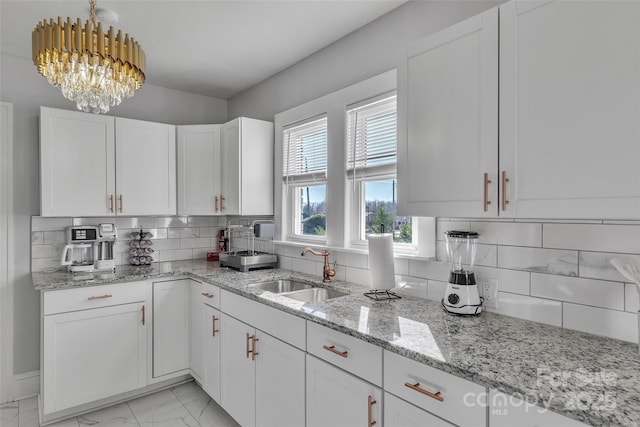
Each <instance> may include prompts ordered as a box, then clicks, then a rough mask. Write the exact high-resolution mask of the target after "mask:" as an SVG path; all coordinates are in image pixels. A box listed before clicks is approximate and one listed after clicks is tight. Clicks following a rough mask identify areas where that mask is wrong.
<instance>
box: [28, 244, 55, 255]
mask: <svg viewBox="0 0 640 427" xmlns="http://www.w3.org/2000/svg"><path fill="white" fill-rule="evenodd" d="M53 257H54V256H53V245H33V246H31V258H53Z"/></svg>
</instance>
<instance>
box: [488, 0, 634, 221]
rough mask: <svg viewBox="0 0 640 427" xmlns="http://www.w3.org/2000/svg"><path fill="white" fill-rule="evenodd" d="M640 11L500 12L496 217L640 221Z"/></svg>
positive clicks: (530, 6)
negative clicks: (501, 178)
mask: <svg viewBox="0 0 640 427" xmlns="http://www.w3.org/2000/svg"><path fill="white" fill-rule="evenodd" d="M639 99H640V3H639V2H633V1H631V2H626V1H621V2H610V1H607V2H604V1H600V2H599V1H571V2H565V1H555V2H510V3H506V4H504V5H502V6H500V172H501V173H502V171H505V172H506V177H507V179H509V182H507V183H506V200H507V201H508V202H509V203H508V204H507V205H506V206H504V208H505V209H506V210H505V211H504V212H503V211H502V206H501V212H500V215H503V214H506V215H507V216H515V217H525V218H526V217H532V218H540V217H542V218H545V217H548V218H632V219H638V218H640V167H639V165H640V163H639V159H640V102H639Z"/></svg>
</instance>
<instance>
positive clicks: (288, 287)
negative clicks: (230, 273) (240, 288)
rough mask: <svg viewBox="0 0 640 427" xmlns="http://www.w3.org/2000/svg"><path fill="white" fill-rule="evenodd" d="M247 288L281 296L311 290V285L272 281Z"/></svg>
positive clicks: (254, 284)
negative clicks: (285, 293) (286, 293)
mask: <svg viewBox="0 0 640 427" xmlns="http://www.w3.org/2000/svg"><path fill="white" fill-rule="evenodd" d="M248 287H249V288H255V289H261V290H263V291H268V292H273V293H274V294H281V293H284V292H293V291H301V290H304V289H308V290H311V288H313V285H310V284H308V283H303V282H298V281H296V280H273V281H271V282H263V283H253V284H251V285H249V286H248Z"/></svg>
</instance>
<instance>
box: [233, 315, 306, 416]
mask: <svg viewBox="0 0 640 427" xmlns="http://www.w3.org/2000/svg"><path fill="white" fill-rule="evenodd" d="M223 309H224V304H223ZM220 317H221V321H220V331H221V333H220V336H221V337H222V340H221V341H222V342H221V346H222V351H221V370H222V378H221V379H222V381H221V398H222V399H221V406H222V407H223V408H224V410H225V411H227V412H228V413H229V415H231V416H232V417H233V418H234V419H235V420H236V421H237V422H238V423H239V424H240V425H241V426H243V427H253V426H265V427H271V426H274V427H275V426H292V427H293V426H301V425H304V352H303V351H301V350H298V349H296V348H295V347H293V346H290V345H289V344H286V343H284V342H282V341H280V340H278V339H277V338H274V337H272V336H270V335H268V334H266V333H264V332H261V331H259V330H256V329H254V328H253V327H252V326H250V325H248V324H246V323H244V322H241V321H239V320H237V319H235V318H233V317H231V316H229V315H227V314H225V313H222V314H221V316H220Z"/></svg>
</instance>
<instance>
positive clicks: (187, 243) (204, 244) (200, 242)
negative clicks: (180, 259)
mask: <svg viewBox="0 0 640 427" xmlns="http://www.w3.org/2000/svg"><path fill="white" fill-rule="evenodd" d="M211 247H212V243H211V237H197V238H195V239H180V248H181V249H194V248H211Z"/></svg>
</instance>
